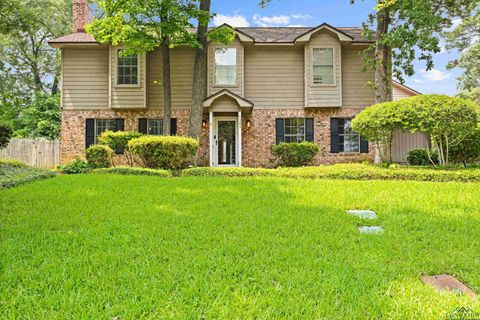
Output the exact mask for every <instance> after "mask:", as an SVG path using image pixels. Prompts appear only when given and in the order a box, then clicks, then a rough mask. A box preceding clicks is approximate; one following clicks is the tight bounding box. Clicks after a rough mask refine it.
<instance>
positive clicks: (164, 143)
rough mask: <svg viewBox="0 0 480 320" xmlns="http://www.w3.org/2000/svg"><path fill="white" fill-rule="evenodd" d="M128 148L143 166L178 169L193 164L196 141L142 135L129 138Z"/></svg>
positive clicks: (196, 147)
mask: <svg viewBox="0 0 480 320" xmlns="http://www.w3.org/2000/svg"><path fill="white" fill-rule="evenodd" d="M128 148H129V150H130V152H131V153H132V154H133V155H135V156H138V157H139V158H140V160H141V161H142V162H143V164H144V166H145V167H148V168H152V169H171V170H180V169H184V168H187V167H189V166H191V165H192V164H193V160H194V157H195V154H196V152H197V149H198V141H197V140H195V139H191V138H186V137H175V136H143V137H140V138H135V139H132V140H130V142H129V143H128Z"/></svg>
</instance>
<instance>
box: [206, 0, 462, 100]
mask: <svg viewBox="0 0 480 320" xmlns="http://www.w3.org/2000/svg"><path fill="white" fill-rule="evenodd" d="M258 2H259V1H258V0H212V11H213V12H215V13H216V14H217V16H216V17H215V18H214V24H215V25H221V24H222V23H228V24H230V25H232V26H234V27H249V26H250V27H275V26H307V27H311V26H317V25H320V24H322V23H324V22H326V23H328V24H330V25H332V26H334V27H357V26H358V27H360V26H362V23H363V22H364V21H365V20H366V19H367V17H368V15H369V13H371V12H372V11H373V8H374V6H375V1H374V0H363V1H362V0H356V3H355V4H354V5H350V1H349V0H272V2H271V3H270V5H269V6H268V7H267V8H261V7H259V6H258ZM457 57H458V53H456V52H447V51H446V50H442V52H440V53H438V54H436V55H435V56H434V64H435V65H434V68H433V69H432V70H429V71H426V70H425V63H423V62H421V61H416V62H415V64H414V65H415V75H414V76H412V77H409V78H406V79H405V84H406V85H407V86H409V87H411V88H413V89H415V90H417V91H419V92H421V93H440V94H448V95H455V93H456V92H457V84H456V78H457V77H458V76H459V75H460V74H461V70H459V69H454V70H446V65H447V63H448V61H450V60H452V59H455V58H457Z"/></svg>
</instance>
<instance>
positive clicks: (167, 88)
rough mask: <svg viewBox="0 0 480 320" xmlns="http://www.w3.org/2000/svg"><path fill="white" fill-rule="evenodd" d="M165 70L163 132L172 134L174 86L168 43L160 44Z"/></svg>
mask: <svg viewBox="0 0 480 320" xmlns="http://www.w3.org/2000/svg"><path fill="white" fill-rule="evenodd" d="M160 50H161V52H162V71H163V75H162V77H163V134H164V135H170V122H171V119H172V86H171V83H170V48H169V47H168V44H162V45H161V46H160Z"/></svg>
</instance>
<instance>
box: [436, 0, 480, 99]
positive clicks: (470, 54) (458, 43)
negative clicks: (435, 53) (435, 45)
mask: <svg viewBox="0 0 480 320" xmlns="http://www.w3.org/2000/svg"><path fill="white" fill-rule="evenodd" d="M472 3H476V4H477V6H479V7H477V8H476V9H475V10H474V13H473V14H472V15H467V16H464V17H462V19H461V20H460V21H461V22H460V24H459V25H458V26H457V27H456V28H455V29H454V30H452V31H450V32H447V33H446V34H445V37H446V43H447V48H448V49H457V50H458V51H459V52H460V57H459V58H458V59H456V60H453V61H451V62H450V63H449V64H448V66H447V68H449V69H452V68H455V67H459V68H461V69H463V71H464V73H463V74H462V75H461V76H460V77H459V78H458V89H459V90H460V96H461V97H465V98H470V99H472V100H474V101H476V102H477V104H478V103H480V98H479V96H480V93H479V87H480V67H479V65H478V61H480V1H478V0H474V1H472Z"/></svg>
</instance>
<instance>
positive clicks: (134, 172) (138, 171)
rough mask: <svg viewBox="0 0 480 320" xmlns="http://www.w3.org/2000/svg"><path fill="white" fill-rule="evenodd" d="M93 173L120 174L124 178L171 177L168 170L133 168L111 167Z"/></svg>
mask: <svg viewBox="0 0 480 320" xmlns="http://www.w3.org/2000/svg"><path fill="white" fill-rule="evenodd" d="M93 173H111V174H121V175H126V176H129V175H131V176H156V177H167V178H169V177H172V173H171V172H170V171H168V170H161V169H160V170H158V169H149V168H134V167H113V168H102V169H95V170H93Z"/></svg>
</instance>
